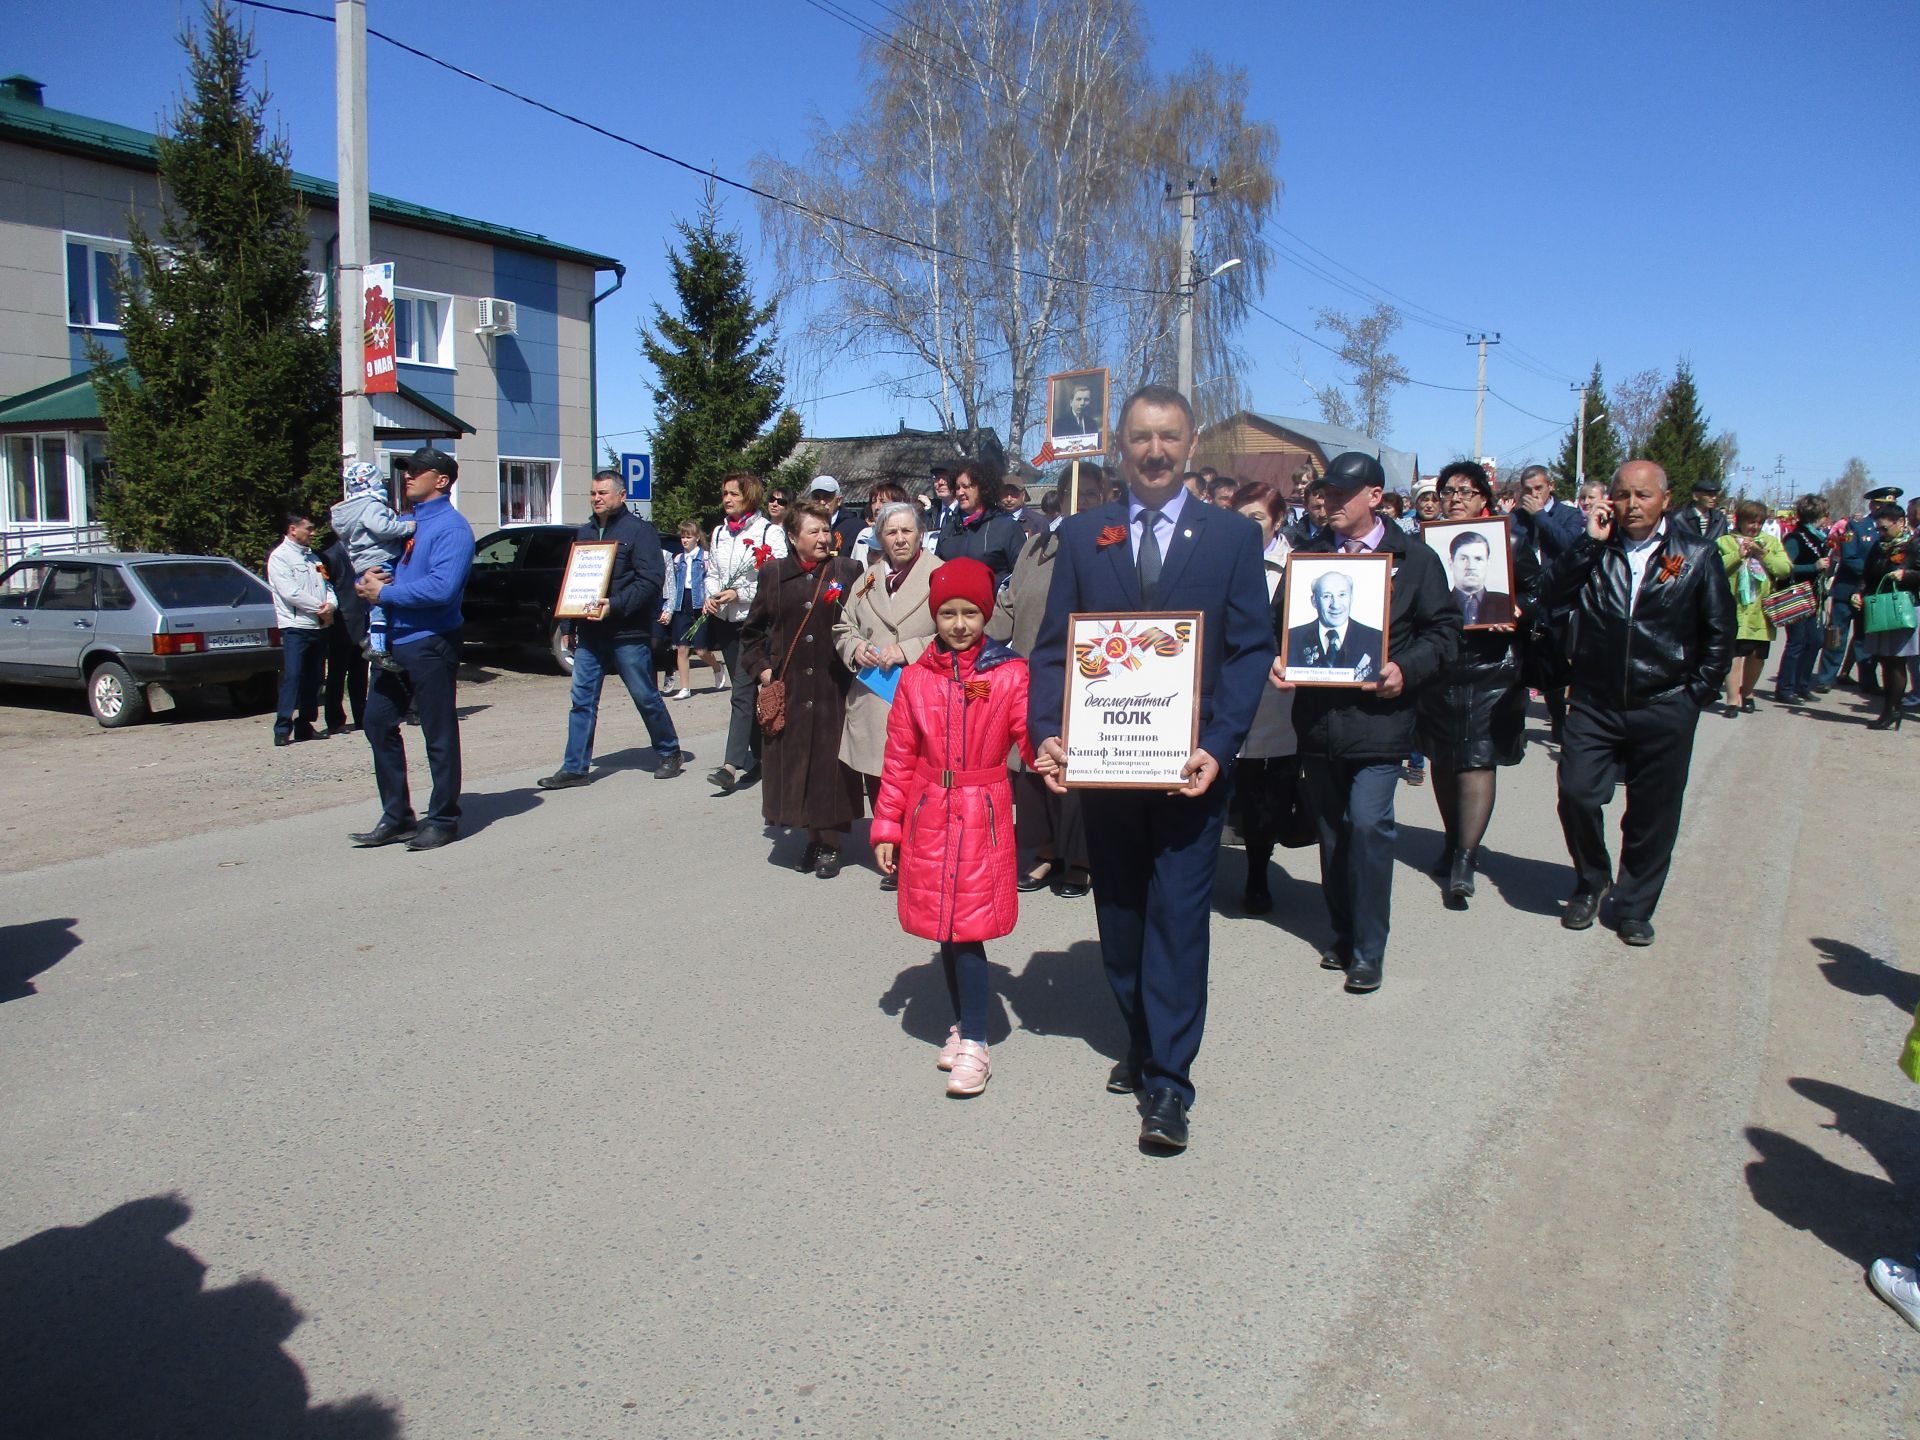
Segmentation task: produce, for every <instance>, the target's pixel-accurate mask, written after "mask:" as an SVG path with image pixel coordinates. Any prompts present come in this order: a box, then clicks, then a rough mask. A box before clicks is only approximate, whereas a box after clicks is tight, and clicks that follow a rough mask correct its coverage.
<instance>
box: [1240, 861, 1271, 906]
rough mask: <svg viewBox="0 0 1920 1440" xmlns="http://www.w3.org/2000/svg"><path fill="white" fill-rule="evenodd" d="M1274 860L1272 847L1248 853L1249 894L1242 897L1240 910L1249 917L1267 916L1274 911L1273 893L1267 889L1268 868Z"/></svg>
mask: <svg viewBox="0 0 1920 1440" xmlns="http://www.w3.org/2000/svg"><path fill="white" fill-rule="evenodd" d="M1272 860H1273V847H1272V846H1261V847H1260V848H1258V849H1249V850H1248V851H1247V893H1246V894H1245V895H1243V896H1241V897H1240V908H1241V909H1243V910H1245V911H1246V912H1247V914H1249V915H1265V914H1267V913H1268V912H1269V911H1270V910H1272V909H1273V892H1272V891H1270V890H1268V889H1267V866H1268V864H1270V863H1271V862H1272Z"/></svg>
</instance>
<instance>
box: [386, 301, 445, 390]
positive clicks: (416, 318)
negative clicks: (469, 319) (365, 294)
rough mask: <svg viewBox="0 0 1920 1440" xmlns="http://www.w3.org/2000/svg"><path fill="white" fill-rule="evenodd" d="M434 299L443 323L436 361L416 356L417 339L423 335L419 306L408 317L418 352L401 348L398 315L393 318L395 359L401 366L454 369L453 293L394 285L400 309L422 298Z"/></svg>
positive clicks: (438, 336) (438, 338) (397, 304)
mask: <svg viewBox="0 0 1920 1440" xmlns="http://www.w3.org/2000/svg"><path fill="white" fill-rule="evenodd" d="M422 300H431V301H433V302H434V303H435V304H436V305H438V306H439V307H440V325H439V332H438V334H437V336H436V339H437V341H438V345H437V348H436V353H437V354H438V355H439V357H440V358H439V359H437V360H421V359H419V358H417V351H418V338H419V334H420V312H419V311H418V310H417V309H416V310H414V311H413V312H412V314H411V315H409V317H408V319H407V334H408V336H409V338H411V339H413V340H414V341H415V342H416V347H415V348H416V353H415V354H414V355H409V354H407V353H406V352H404V351H402V350H401V349H400V348H399V347H400V336H399V329H400V321H399V316H398V315H396V316H395V317H394V359H396V360H397V361H399V363H400V364H402V365H417V366H419V367H420V368H421V369H422V370H452V369H453V368H454V363H453V296H451V295H442V294H439V293H437V292H435V291H432V290H409V289H407V288H406V287H405V286H402V285H396V286H394V287H393V305H394V309H395V310H398V309H399V308H400V306H402V305H417V303H418V302H419V301H422Z"/></svg>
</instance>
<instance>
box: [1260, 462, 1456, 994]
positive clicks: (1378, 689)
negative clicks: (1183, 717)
mask: <svg viewBox="0 0 1920 1440" xmlns="http://www.w3.org/2000/svg"><path fill="white" fill-rule="evenodd" d="M1314 484H1315V486H1316V487H1324V492H1325V495H1326V514H1327V528H1326V530H1325V531H1324V532H1322V533H1321V534H1320V535H1318V536H1315V537H1314V538H1313V539H1311V540H1309V541H1308V542H1307V543H1306V544H1304V545H1302V546H1301V547H1300V548H1301V550H1303V551H1308V552H1311V551H1321V552H1328V551H1339V552H1343V553H1347V554H1367V553H1371V552H1374V551H1379V552H1382V553H1384V554H1387V555H1391V556H1392V557H1393V559H1392V562H1391V563H1392V567H1393V584H1392V586H1391V591H1392V594H1391V596H1390V611H1389V614H1388V618H1387V653H1386V663H1385V664H1384V665H1382V666H1381V667H1380V671H1379V675H1378V678H1376V679H1374V680H1370V681H1368V682H1367V683H1366V684H1364V685H1361V686H1359V687H1358V688H1357V689H1354V688H1345V687H1341V688H1334V687H1323V686H1316V685H1302V686H1299V687H1297V688H1294V687H1289V686H1287V685H1285V684H1284V683H1282V681H1283V672H1282V671H1281V670H1280V668H1279V662H1278V661H1276V662H1275V669H1274V672H1273V680H1274V683H1275V684H1276V685H1279V687H1280V688H1281V689H1289V688H1293V689H1294V696H1293V728H1294V730H1295V731H1296V732H1297V734H1298V735H1299V737H1300V755H1301V764H1302V771H1303V774H1304V776H1305V780H1306V786H1307V794H1308V796H1309V797H1310V798H1311V800H1312V802H1313V812H1314V823H1315V824H1316V825H1317V826H1318V827H1319V831H1320V888H1321V893H1322V894H1324V895H1325V897H1326V902H1327V918H1328V919H1329V920H1330V921H1331V922H1332V924H1333V944H1332V945H1331V946H1330V947H1328V949H1327V951H1326V953H1325V954H1323V955H1322V956H1321V957H1320V963H1321V965H1323V966H1324V967H1326V968H1327V969H1329V970H1345V971H1346V972H1347V989H1348V990H1350V991H1352V992H1353V993H1354V994H1365V993H1367V992H1369V991H1373V990H1378V989H1379V988H1380V978H1381V971H1382V967H1383V966H1384V965H1385V964H1386V952H1387V928H1388V923H1389V920H1390V919H1391V914H1392V901H1393V846H1394V839H1395V828H1394V817H1393V801H1394V795H1395V794H1396V792H1397V791H1398V790H1399V786H1400V767H1401V766H1402V765H1403V764H1405V763H1406V760H1407V757H1408V756H1409V755H1411V754H1412V753H1413V751H1414V746H1415V743H1416V742H1415V738H1414V696H1415V694H1416V692H1418V690H1419V689H1420V687H1421V686H1422V685H1424V684H1426V683H1427V682H1428V681H1429V680H1431V679H1433V677H1434V676H1435V675H1437V674H1439V673H1440V671H1441V669H1442V668H1443V667H1444V666H1445V665H1446V664H1447V662H1448V661H1450V660H1452V659H1453V656H1454V652H1455V651H1457V650H1458V649H1459V648H1460V609H1459V607H1458V606H1457V605H1455V604H1454V602H1453V597H1452V595H1451V594H1450V593H1449V588H1448V581H1447V571H1446V567H1445V566H1444V565H1442V564H1441V563H1440V558H1439V556H1437V555H1435V554H1434V553H1433V551H1432V550H1431V549H1429V548H1428V547H1427V546H1426V545H1425V544H1423V543H1422V542H1421V541H1419V540H1418V539H1416V538H1414V537H1413V536H1411V535H1409V534H1407V532H1406V531H1404V530H1402V529H1401V528H1400V527H1399V526H1398V525H1394V524H1391V523H1389V522H1388V521H1387V520H1385V519H1383V518H1381V517H1380V516H1379V515H1377V514H1375V513H1374V512H1375V511H1376V510H1377V509H1378V508H1379V505H1380V500H1381V497H1382V495H1383V494H1384V493H1385V491H1386V484H1387V476H1386V472H1385V471H1384V470H1383V469H1381V467H1380V462H1379V461H1378V460H1376V459H1375V458H1374V457H1373V456H1371V455H1367V454H1364V453H1362V452H1361V451H1358V450H1349V451H1347V452H1346V453H1345V454H1343V455H1337V456H1335V457H1334V459H1333V463H1331V464H1330V465H1328V466H1327V473H1326V474H1325V475H1324V476H1323V477H1322V478H1321V479H1319V480H1316V481H1315V482H1314Z"/></svg>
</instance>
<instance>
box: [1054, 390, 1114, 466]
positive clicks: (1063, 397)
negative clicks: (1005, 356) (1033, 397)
mask: <svg viewBox="0 0 1920 1440" xmlns="http://www.w3.org/2000/svg"><path fill="white" fill-rule="evenodd" d="M1047 442H1048V443H1049V444H1050V445H1052V447H1053V453H1054V457H1055V458H1056V459H1060V460H1072V459H1085V458H1087V457H1090V456H1091V457H1094V458H1098V457H1099V456H1101V455H1104V454H1106V452H1107V372H1106V371H1105V370H1104V369H1101V370H1068V371H1064V372H1062V373H1061V374H1058V375H1049V376H1048V377H1047Z"/></svg>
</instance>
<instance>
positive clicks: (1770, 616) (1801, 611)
mask: <svg viewBox="0 0 1920 1440" xmlns="http://www.w3.org/2000/svg"><path fill="white" fill-rule="evenodd" d="M1819 608H1820V602H1819V601H1818V600H1816V599H1815V598H1814V595H1813V582H1812V581H1811V580H1802V581H1801V582H1800V583H1799V584H1798V585H1789V586H1788V587H1787V588H1786V589H1784V590H1776V591H1774V592H1773V594H1771V595H1769V596H1767V598H1766V599H1764V600H1762V601H1761V602H1760V613H1761V614H1763V615H1765V616H1766V617H1767V620H1768V621H1769V622H1770V623H1771V624H1774V625H1791V624H1793V623H1794V622H1795V621H1796V620H1804V619H1806V618H1807V616H1809V615H1811V614H1813V612H1814V611H1815V610H1817V609H1819Z"/></svg>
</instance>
